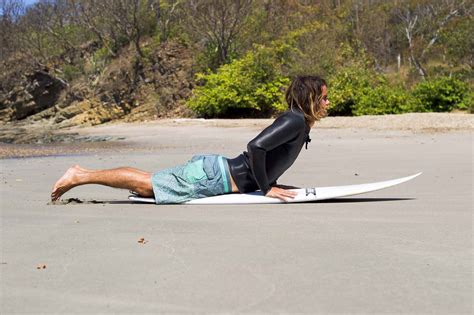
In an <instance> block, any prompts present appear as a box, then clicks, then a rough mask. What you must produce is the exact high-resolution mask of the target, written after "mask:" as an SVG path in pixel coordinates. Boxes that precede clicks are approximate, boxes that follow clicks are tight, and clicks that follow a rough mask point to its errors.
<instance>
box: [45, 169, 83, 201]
mask: <svg viewBox="0 0 474 315" xmlns="http://www.w3.org/2000/svg"><path fill="white" fill-rule="evenodd" d="M81 171H84V170H83V169H82V168H81V167H80V166H79V165H75V166H73V167H70V168H69V169H68V170H67V171H66V173H64V175H63V176H62V177H61V178H60V179H59V180H58V181H57V182H56V184H54V187H53V191H52V193H51V201H56V200H58V199H59V198H60V197H61V196H62V195H63V194H64V193H65V192H67V191H68V190H70V189H71V188H73V187H75V186H77V185H78V180H77V175H78V173H80V172H81Z"/></svg>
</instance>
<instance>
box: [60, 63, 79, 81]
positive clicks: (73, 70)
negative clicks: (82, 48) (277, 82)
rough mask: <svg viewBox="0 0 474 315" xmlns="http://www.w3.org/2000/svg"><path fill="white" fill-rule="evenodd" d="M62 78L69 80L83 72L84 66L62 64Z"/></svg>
mask: <svg viewBox="0 0 474 315" xmlns="http://www.w3.org/2000/svg"><path fill="white" fill-rule="evenodd" d="M62 70H63V73H64V79H65V80H66V81H69V82H71V81H72V80H74V79H76V78H78V77H80V76H81V75H82V74H83V73H84V68H83V67H82V66H81V65H78V66H75V65H69V64H67V65H64V66H63V69H62Z"/></svg>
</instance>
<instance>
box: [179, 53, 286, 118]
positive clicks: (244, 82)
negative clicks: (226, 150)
mask: <svg viewBox="0 0 474 315" xmlns="http://www.w3.org/2000/svg"><path fill="white" fill-rule="evenodd" d="M284 49H285V47H283V48H281V50H284ZM281 50H280V51H278V49H271V48H267V47H263V46H257V47H256V49H255V51H250V52H248V53H247V54H246V55H245V56H244V57H243V58H241V59H237V60H234V61H233V62H231V63H229V64H226V65H223V66H221V67H220V68H219V69H218V70H217V72H216V73H212V72H210V73H207V74H204V73H198V74H197V79H198V81H201V82H203V85H201V86H198V87H196V88H195V89H194V91H193V92H194V95H193V97H192V98H191V99H190V100H189V101H188V103H187V105H188V106H189V107H190V108H191V109H192V110H194V111H195V112H197V113H198V114H199V115H201V116H204V117H242V116H244V117H245V116H249V115H252V116H267V115H269V114H271V113H272V112H274V111H282V110H284V109H285V106H284V105H283V93H282V88H284V87H285V86H286V85H287V84H288V83H289V80H288V79H287V78H285V77H284V76H282V75H281V72H280V71H279V68H280V67H281V64H282V59H281V53H282V51H281Z"/></svg>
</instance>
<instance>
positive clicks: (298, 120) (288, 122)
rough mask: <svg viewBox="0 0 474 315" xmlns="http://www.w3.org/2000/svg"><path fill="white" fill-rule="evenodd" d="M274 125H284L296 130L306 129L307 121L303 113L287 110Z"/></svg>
mask: <svg viewBox="0 0 474 315" xmlns="http://www.w3.org/2000/svg"><path fill="white" fill-rule="evenodd" d="M274 124H282V125H285V126H287V127H291V128H296V129H300V128H301V129H303V130H304V129H305V128H306V121H305V119H304V115H303V113H302V112H300V111H298V110H287V111H285V112H284V113H282V114H281V115H280V116H278V117H277V119H275V121H274Z"/></svg>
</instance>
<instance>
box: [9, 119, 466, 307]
mask: <svg viewBox="0 0 474 315" xmlns="http://www.w3.org/2000/svg"><path fill="white" fill-rule="evenodd" d="M364 119H365V122H364V121H362V120H357V119H352V122H347V121H346V122H342V121H341V120H338V121H334V120H333V121H332V122H331V119H328V120H326V121H323V122H322V123H321V125H320V127H318V128H316V129H313V130H312V132H311V138H312V142H311V143H310V145H309V149H308V150H304V149H303V150H302V152H301V154H300V157H299V158H298V160H297V161H296V162H295V164H294V165H293V166H292V168H291V169H290V170H289V171H288V172H287V173H285V174H284V175H283V176H282V178H281V179H280V181H279V182H280V183H282V184H291V185H296V186H331V185H346V184H357V183H365V182H372V181H378V180H385V179H391V178H397V177H402V176H406V175H410V174H413V173H416V172H418V171H422V172H424V173H423V175H421V176H420V177H418V178H416V179H415V180H413V181H411V182H408V183H405V184H402V185H400V186H396V187H392V188H389V189H386V190H382V191H378V192H373V193H369V194H366V195H360V196H353V197H350V198H344V199H338V200H334V201H327V202H319V203H309V204H286V205H285V204H283V205H258V206H257V205H248V206H241V205H239V206H232V205H228V206H189V205H188V206H184V205H167V206H155V205H145V204H143V205H142V204H132V203H130V202H128V200H127V196H128V192H127V191H121V190H117V189H111V188H107V187H101V186H94V185H91V186H83V187H78V188H75V189H73V190H71V191H70V192H68V193H66V194H65V196H64V198H63V202H61V203H59V204H57V205H51V204H50V203H49V200H48V197H49V194H50V189H51V187H52V185H53V184H54V182H55V180H56V179H57V178H59V177H60V176H61V175H62V173H63V172H64V171H65V170H66V169H67V168H68V167H69V166H71V165H74V164H80V165H82V166H84V167H88V168H112V167H117V166H124V165H128V166H133V167H137V168H141V169H144V170H150V171H154V170H159V169H162V168H165V167H170V166H174V165H176V164H179V163H183V162H185V161H186V160H188V159H189V158H190V157H191V156H192V155H193V154H199V153H219V154H223V155H225V156H228V157H233V156H236V155H237V154H239V153H240V152H241V151H242V150H243V149H244V148H245V146H246V143H247V142H248V140H249V139H251V138H252V137H253V136H255V135H256V134H257V133H258V131H259V130H260V129H261V128H262V127H263V126H265V125H266V124H267V123H268V122H269V121H261V120H259V121H253V120H248V121H244V122H239V121H230V122H228V123H227V122H226V121H214V122H210V121H195V120H193V121H185V120H179V121H176V122H173V121H172V120H170V121H167V122H150V123H142V124H128V125H125V124H115V125H108V126H101V127H96V128H78V130H79V131H77V130H68V131H67V132H76V131H77V132H79V134H80V135H87V136H97V135H101V136H113V137H125V139H123V140H121V141H117V142H116V143H113V144H111V143H109V142H104V143H102V144H91V143H89V144H87V143H86V144H84V143H81V144H67V145H66V144H65V145H54V146H53V147H54V148H53V149H51V151H50V152H44V151H42V148H43V147H45V146H39V149H38V147H36V148H37V149H38V150H39V151H37V152H35V154H30V155H35V156H36V157H25V158H11V157H12V156H14V155H10V158H6V159H2V160H0V163H1V170H0V176H1V177H0V180H1V181H0V184H1V190H0V193H1V228H2V229H1V230H2V232H1V244H2V251H1V259H0V271H1V279H2V280H1V298H2V303H1V306H0V313H2V314H12V313H119V312H121V313H158V312H160V313H237V312H247V313H292V314H294V313H323V314H340V313H398V314H415V313H416V314H419V313H442V314H448V313H449V314H470V313H472V295H473V292H472V263H473V262H472V245H473V244H472V210H473V207H472V205H473V200H472V191H473V187H472V184H473V183H472V179H473V159H472V157H473V146H472V135H473V134H472V129H470V127H469V122H468V125H467V127H466V126H465V125H463V126H464V127H459V126H458V127H446V126H444V127H443V128H444V129H441V128H438V129H436V128H435V130H433V129H430V128H428V127H429V125H427V126H428V127H426V128H425V127H420V128H418V129H416V128H415V127H411V128H404V127H400V126H399V127H396V126H392V127H389V126H390V122H385V123H384V122H383V121H380V120H378V121H377V122H376V124H374V125H373V126H371V125H370V124H369V123H368V121H370V120H371V117H366V118H364ZM376 119H382V118H376ZM410 119H413V117H410ZM463 119H464V118H463ZM349 120H350V119H349ZM471 122H472V120H471ZM410 125H413V123H407V124H406V126H410ZM415 125H416V124H415ZM420 126H425V125H424V124H423V123H422V122H420ZM438 127H439V123H438ZM66 146H70V147H71V150H70V151H68V150H67V149H65V147H66ZM88 146H96V147H94V148H93V149H90V150H89V151H88V150H86V149H85V148H87V147H88ZM14 147H15V146H12V147H10V148H14ZM34 147H35V146H31V145H30V146H29V145H26V146H25V149H24V150H25V151H24V152H26V151H28V150H30V149H31V148H34ZM7 151H8V150H7ZM9 152H10V151H9ZM27 153H28V152H27ZM25 155H26V156H28V155H29V154H24V156H25ZM4 157H5V156H4Z"/></svg>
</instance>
